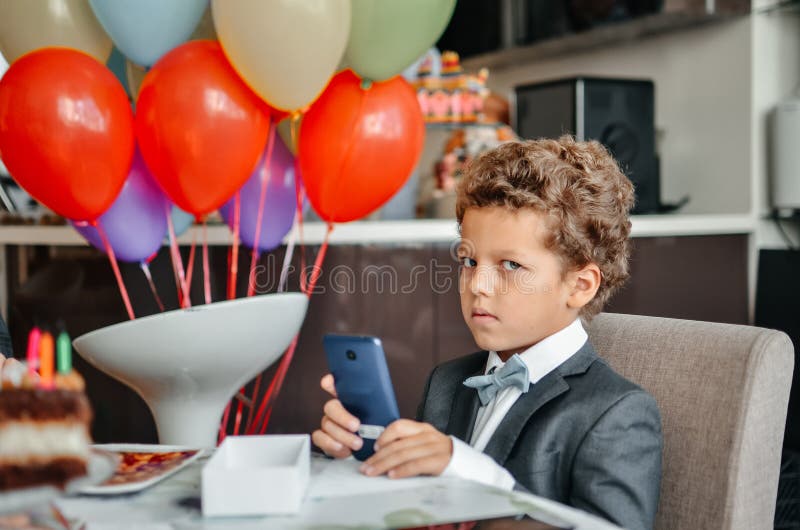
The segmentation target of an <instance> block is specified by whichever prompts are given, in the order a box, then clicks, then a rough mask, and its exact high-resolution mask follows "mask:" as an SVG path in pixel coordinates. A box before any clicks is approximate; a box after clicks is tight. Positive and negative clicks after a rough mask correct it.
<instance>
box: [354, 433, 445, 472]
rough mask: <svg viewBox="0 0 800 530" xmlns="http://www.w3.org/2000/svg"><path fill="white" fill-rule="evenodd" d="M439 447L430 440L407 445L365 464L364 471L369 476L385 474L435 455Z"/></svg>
mask: <svg viewBox="0 0 800 530" xmlns="http://www.w3.org/2000/svg"><path fill="white" fill-rule="evenodd" d="M437 449H438V446H437V445H436V444H435V443H430V441H428V443H421V444H415V445H407V446H405V447H403V448H401V449H399V450H397V451H394V452H392V453H391V454H389V455H386V456H384V457H382V458H380V459H378V460H377V461H376V462H375V463H373V464H368V465H366V466H364V471H363V472H364V474H365V475H369V476H377V475H383V474H384V473H386V472H387V471H389V470H391V469H394V468H396V467H399V466H403V465H405V464H407V463H409V462H413V461H415V460H420V459H424V458H427V457H429V456H431V455H434V454H436V451H437Z"/></svg>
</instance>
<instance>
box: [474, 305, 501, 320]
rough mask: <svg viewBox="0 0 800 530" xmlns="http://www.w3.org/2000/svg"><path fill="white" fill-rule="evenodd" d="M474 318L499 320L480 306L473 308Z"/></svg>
mask: <svg viewBox="0 0 800 530" xmlns="http://www.w3.org/2000/svg"><path fill="white" fill-rule="evenodd" d="M472 318H473V319H475V320H478V321H489V320H497V317H496V316H494V315H493V314H491V313H490V312H488V311H486V310H485V309H481V308H479V307H477V308H475V309H473V310H472Z"/></svg>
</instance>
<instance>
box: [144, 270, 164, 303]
mask: <svg viewBox="0 0 800 530" xmlns="http://www.w3.org/2000/svg"><path fill="white" fill-rule="evenodd" d="M139 267H141V269H142V272H144V277H145V278H147V284H148V285H149V286H150V292H151V293H153V298H155V299H156V304H158V309H159V310H160V311H161V312H162V313H163V312H164V304H163V303H162V302H161V297H160V296H158V291H157V290H156V284H155V283H153V276H152V274H150V264H149V263H147V262H146V261H143V262H141V263H140V264H139Z"/></svg>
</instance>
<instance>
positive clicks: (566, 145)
mask: <svg viewBox="0 0 800 530" xmlns="http://www.w3.org/2000/svg"><path fill="white" fill-rule="evenodd" d="M633 203H634V193H633V185H632V184H631V181H630V180H629V179H628V178H627V177H626V176H625V175H624V174H623V173H622V171H621V170H620V168H619V166H618V165H617V163H616V161H615V160H614V158H613V157H612V156H611V154H610V153H609V152H608V151H607V150H606V149H605V147H603V146H602V145H601V144H600V143H599V142H596V141H591V142H577V141H575V139H574V138H572V137H571V136H562V137H561V138H559V139H558V140H552V139H540V140H531V141H524V142H508V143H505V144H502V145H500V146H499V147H497V148H495V149H492V150H490V151H487V152H485V153H483V154H482V155H481V156H479V157H478V158H476V159H475V160H473V161H472V163H470V165H469V166H468V167H467V169H466V172H465V175H464V177H463V179H462V180H461V183H460V184H459V186H458V197H457V202H456V216H457V217H458V223H459V225H460V224H461V222H462V221H463V220H464V212H465V211H466V210H467V208H470V207H483V206H504V207H507V208H510V209H512V210H516V209H520V208H533V209H535V210H536V211H538V212H541V213H543V214H545V215H546V217H547V219H548V229H549V232H550V233H549V236H548V237H547V239H546V241H545V242H544V244H545V247H546V248H548V249H550V250H552V251H554V252H555V253H556V254H558V255H559V256H560V258H561V261H562V264H563V271H562V273H563V274H564V275H566V274H567V272H569V271H570V270H577V269H580V268H582V267H584V266H586V265H588V264H589V263H595V264H596V265H597V266H598V267H599V268H600V272H601V273H602V280H601V282H600V287H599V288H598V290H597V293H596V294H595V297H594V298H593V299H592V300H591V301H590V302H589V303H588V304H586V305H585V306H584V307H583V308H582V309H581V316H582V317H583V318H585V319H587V320H590V319H591V318H592V317H594V316H595V315H596V314H597V313H599V312H600V311H601V310H602V308H603V305H604V304H605V303H606V301H607V300H608V299H609V298H610V297H611V295H612V294H614V292H616V290H617V289H619V288H620V287H621V286H622V285H623V284H624V283H625V281H626V280H627V279H628V276H629V272H628V257H629V255H630V244H629V236H630V231H631V222H630V219H629V212H630V210H631V208H632V207H633Z"/></svg>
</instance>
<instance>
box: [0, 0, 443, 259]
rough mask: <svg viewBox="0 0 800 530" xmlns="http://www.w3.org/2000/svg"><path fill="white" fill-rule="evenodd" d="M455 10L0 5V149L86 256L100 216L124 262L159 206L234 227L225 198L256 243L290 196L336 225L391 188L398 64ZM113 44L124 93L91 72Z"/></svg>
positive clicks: (264, 246) (163, 221)
mask: <svg viewBox="0 0 800 530" xmlns="http://www.w3.org/2000/svg"><path fill="white" fill-rule="evenodd" d="M454 5H455V0H382V1H380V2H375V1H374V0H325V1H319V0H295V1H293V2H264V1H262V0H237V1H235V2H234V1H230V0H181V1H176V0H166V1H165V0H137V1H136V2H129V1H127V0H49V1H47V2H30V1H25V0H9V1H7V2H2V3H0V51H1V52H2V54H3V55H4V56H5V58H6V59H7V60H8V62H9V63H10V67H9V69H8V71H7V72H6V73H5V75H4V76H3V77H2V79H0V158H2V161H3V162H4V163H5V165H6V166H7V168H8V170H9V172H10V174H11V175H12V176H13V177H14V178H15V179H16V180H17V182H18V183H19V184H20V185H21V186H22V187H23V188H24V189H25V190H26V191H28V192H29V193H30V194H31V195H32V196H33V197H34V198H36V199H37V200H39V201H40V202H42V203H43V204H44V205H45V206H47V207H49V208H50V209H52V210H53V211H55V212H56V213H58V214H60V215H62V216H64V217H66V218H68V219H70V220H71V221H72V222H73V224H74V226H75V227H76V229H77V230H78V231H79V232H80V233H81V234H83V235H84V237H86V239H87V240H88V241H89V242H91V243H92V244H94V245H95V246H97V247H98V248H103V241H102V240H101V237H100V235H99V234H98V232H97V230H96V228H97V227H98V225H99V226H101V227H102V228H103V229H104V231H105V233H106V235H107V237H108V242H109V244H110V245H111V247H112V248H113V249H114V251H115V252H116V254H117V256H118V257H119V258H120V259H122V260H125V261H134V262H135V261H142V260H146V259H147V258H148V257H150V256H152V255H153V254H154V253H155V252H156V251H157V250H158V248H159V247H160V245H161V244H162V241H163V238H164V234H165V232H166V231H167V228H166V227H167V222H168V220H167V217H168V216H172V217H171V219H172V222H173V224H174V225H176V226H177V225H178V224H179V222H180V224H182V225H183V226H186V224H187V223H186V220H187V219H191V218H192V217H194V218H197V219H203V218H204V217H205V216H206V215H208V214H209V213H212V212H214V211H215V210H217V209H221V211H222V214H223V216H224V218H225V219H226V220H227V221H228V222H229V224H230V225H231V226H232V227H233V226H234V220H233V218H234V215H233V210H234V209H235V208H234V204H235V200H234V198H235V197H236V196H237V193H238V199H237V200H238V201H239V202H238V203H236V204H238V206H237V208H238V212H239V214H240V215H239V216H238V217H239V219H240V223H241V239H242V241H243V242H244V243H245V244H246V245H247V246H250V247H254V248H256V249H259V250H269V249H271V248H274V247H275V246H277V245H278V244H280V242H281V240H282V239H283V237H284V236H285V234H286V233H287V232H288V231H289V230H290V228H291V226H292V224H293V220H294V219H295V210H296V204H297V202H298V201H297V194H298V193H300V192H299V190H301V189H303V190H304V193H305V194H306V195H307V197H308V200H309V202H310V204H311V206H313V208H314V209H315V210H316V212H317V214H318V215H319V216H320V217H321V218H322V219H323V220H325V221H327V222H329V223H334V222H346V221H351V220H354V219H358V218H361V217H363V216H365V215H368V214H369V213H370V212H372V211H374V210H375V209H377V208H378V207H380V206H381V205H382V204H383V203H385V202H386V201H387V200H388V199H389V198H390V197H391V196H392V195H393V194H394V193H395V192H397V191H398V190H399V189H400V188H401V187H402V185H403V184H404V182H405V180H406V179H407V177H408V176H409V175H410V173H411V171H412V169H413V167H414V165H415V164H416V161H417V159H418V157H419V154H420V152H421V149H422V142H423V138H424V124H423V119H422V116H421V114H420V111H419V107H418V105H417V102H416V97H415V94H414V92H413V90H412V88H411V87H410V85H409V84H408V82H407V81H405V80H404V79H403V78H402V77H401V76H399V75H398V74H400V73H401V72H402V71H403V70H404V69H405V68H407V67H408V66H409V65H411V64H412V63H414V61H415V60H416V59H417V58H418V57H419V56H420V55H421V54H423V53H424V52H425V51H426V50H428V48H429V47H430V46H431V45H432V44H433V43H434V42H435V41H436V39H437V38H438V37H439V35H440V34H441V32H442V31H443V30H444V28H445V26H446V25H447V23H448V21H449V19H450V16H451V15H452V11H453V8H454ZM197 37H201V39H200V40H189V39H192V38H197ZM112 46H116V48H117V49H118V50H119V51H120V52H121V53H122V54H123V55H124V56H125V57H126V60H127V66H128V81H129V84H131V85H133V84H135V85H136V86H130V87H129V92H130V93H131V94H133V98H134V99H135V101H133V102H131V101H129V99H128V96H127V94H126V91H125V89H124V88H123V86H122V85H121V84H120V82H119V81H118V79H117V78H116V77H115V76H114V75H113V74H112V73H111V72H110V71H109V69H108V68H107V67H106V66H105V63H106V61H107V60H108V58H109V55H110V54H111V51H112ZM134 109H135V111H134ZM301 118H302V127H300V126H299V125H300V120H301ZM279 123H280V124H279ZM276 128H278V129H279V130H280V133H281V134H279V135H276V134H275V129H276ZM273 136H274V138H273V139H274V147H273V148H272V149H271V150H268V149H267V146H268V145H269V144H270V142H269V140H270V138H271V137H273ZM301 177H302V178H301ZM300 180H301V181H302V182H296V181H300ZM263 190H266V194H264V193H263V192H262V191H263ZM264 197H265V198H264ZM261 212H263V215H260V213H261ZM259 221H261V225H260V227H257V225H258V223H259ZM257 234H258V240H256V235H257Z"/></svg>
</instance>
